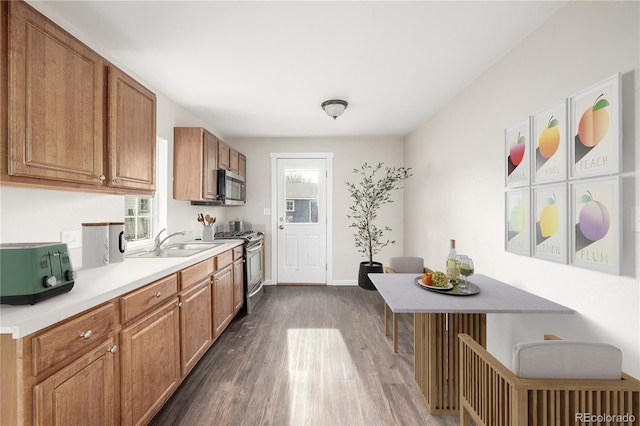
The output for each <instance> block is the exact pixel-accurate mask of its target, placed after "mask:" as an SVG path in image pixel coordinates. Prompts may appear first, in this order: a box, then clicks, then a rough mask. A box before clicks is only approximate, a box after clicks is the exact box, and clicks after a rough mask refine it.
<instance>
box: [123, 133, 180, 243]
mask: <svg viewBox="0 0 640 426" xmlns="http://www.w3.org/2000/svg"><path fill="white" fill-rule="evenodd" d="M168 147H169V142H168V141H167V140H166V139H164V138H161V137H158V139H157V143H156V195H155V196H154V197H148V196H141V195H127V196H125V202H124V223H125V229H124V236H125V238H126V239H127V241H128V243H129V247H131V248H135V247H140V246H144V245H148V244H151V243H153V239H154V237H155V236H156V235H157V234H158V232H159V231H160V230H161V229H163V228H166V227H167V181H168V179H167V175H168V164H169V162H168V158H169V155H168V152H169V148H168Z"/></svg>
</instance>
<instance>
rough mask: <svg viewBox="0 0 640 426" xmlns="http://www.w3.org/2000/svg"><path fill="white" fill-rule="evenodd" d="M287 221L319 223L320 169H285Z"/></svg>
mask: <svg viewBox="0 0 640 426" xmlns="http://www.w3.org/2000/svg"><path fill="white" fill-rule="evenodd" d="M284 173H285V183H284V188H285V200H286V203H287V204H286V206H285V207H286V209H285V210H286V212H287V213H286V221H287V223H318V177H319V176H318V170H297V169H295V170H294V169H287V170H285V172H284Z"/></svg>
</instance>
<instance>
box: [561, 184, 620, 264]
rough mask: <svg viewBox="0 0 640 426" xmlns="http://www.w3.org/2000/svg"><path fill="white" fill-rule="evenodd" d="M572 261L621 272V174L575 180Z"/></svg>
mask: <svg viewBox="0 0 640 426" xmlns="http://www.w3.org/2000/svg"><path fill="white" fill-rule="evenodd" d="M570 186H571V189H570V192H571V200H570V205H571V213H570V215H571V224H570V228H571V264H572V265H576V266H581V267H584V268H589V269H595V270H598V271H601V272H607V273H610V274H616V275H619V274H620V245H621V241H620V229H621V225H622V224H621V214H620V177H619V176H614V177H607V178H596V179H588V180H584V181H579V182H571V183H570Z"/></svg>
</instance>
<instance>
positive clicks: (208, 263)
mask: <svg viewBox="0 0 640 426" xmlns="http://www.w3.org/2000/svg"><path fill="white" fill-rule="evenodd" d="M211 274H213V258H211V259H207V260H204V261H202V262H200V263H196V264H195V265H192V266H189V267H188V268H184V269H183V270H182V271H180V291H182V290H184V289H186V288H189V287H190V286H192V285H194V284H196V283H199V282H200V281H202V280H203V279H204V278H206V277H208V276H209V275H211Z"/></svg>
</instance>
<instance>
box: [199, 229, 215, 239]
mask: <svg viewBox="0 0 640 426" xmlns="http://www.w3.org/2000/svg"><path fill="white" fill-rule="evenodd" d="M202 241H213V226H203V227H202Z"/></svg>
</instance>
